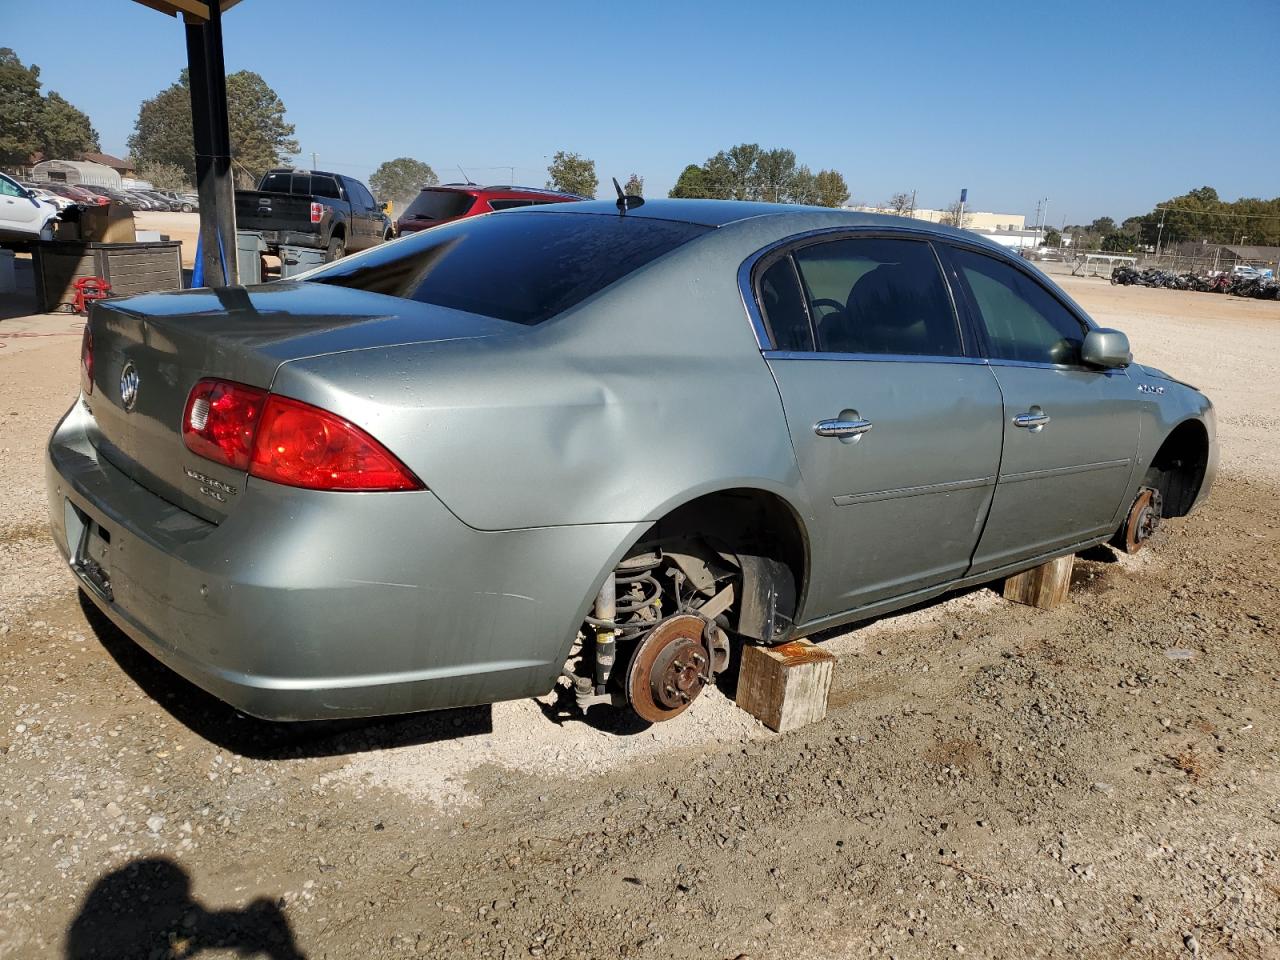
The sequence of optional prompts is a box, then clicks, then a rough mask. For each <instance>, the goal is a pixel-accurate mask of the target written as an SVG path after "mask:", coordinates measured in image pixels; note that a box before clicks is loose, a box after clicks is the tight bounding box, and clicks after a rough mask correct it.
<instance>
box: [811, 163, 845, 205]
mask: <svg viewBox="0 0 1280 960" xmlns="http://www.w3.org/2000/svg"><path fill="white" fill-rule="evenodd" d="M814 186H815V187H816V188H817V194H818V198H817V200H816V201H815V202H816V203H817V204H818V206H820V207H839V206H843V205H844V203H845V201H847V200H848V199H849V185H848V184H847V183H845V182H844V177H843V176H841V174H840V173H839V172H838V171H836V170H819V171H818V172H817V174H816V175H815V176H814Z"/></svg>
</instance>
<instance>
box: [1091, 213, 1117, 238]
mask: <svg viewBox="0 0 1280 960" xmlns="http://www.w3.org/2000/svg"><path fill="white" fill-rule="evenodd" d="M1088 230H1089V232H1090V233H1100V234H1102V235H1103V236H1104V237H1105V236H1106V235H1107V234H1108V233H1115V232H1116V222H1115V221H1114V220H1112V219H1111V218H1110V217H1098V219H1096V220H1094V221H1093V223H1091V224H1089V227H1088Z"/></svg>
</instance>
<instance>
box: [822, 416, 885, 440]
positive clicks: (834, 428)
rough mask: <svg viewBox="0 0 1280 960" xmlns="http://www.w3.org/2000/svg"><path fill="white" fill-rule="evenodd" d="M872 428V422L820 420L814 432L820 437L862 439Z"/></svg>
mask: <svg viewBox="0 0 1280 960" xmlns="http://www.w3.org/2000/svg"><path fill="white" fill-rule="evenodd" d="M872 426H873V424H872V423H871V421H870V420H819V421H818V422H817V423H815V424H814V425H813V432H814V433H816V434H817V435H818V436H820V437H860V436H862V435H863V434H864V433H866V432H867V431H868V430H870V429H871V427H872Z"/></svg>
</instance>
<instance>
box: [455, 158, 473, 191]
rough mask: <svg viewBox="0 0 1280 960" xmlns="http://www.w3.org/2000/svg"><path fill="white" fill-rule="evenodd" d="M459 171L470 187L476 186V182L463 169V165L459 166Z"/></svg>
mask: <svg viewBox="0 0 1280 960" xmlns="http://www.w3.org/2000/svg"><path fill="white" fill-rule="evenodd" d="M458 170H459V172H461V174H462V179H463V180H465V181H467V186H468V187H474V186H475V185H476V182H475V181H474V180H472V179H471V178H470V177H469V176H467V171H465V170H463V169H462V164H458Z"/></svg>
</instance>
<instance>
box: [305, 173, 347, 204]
mask: <svg viewBox="0 0 1280 960" xmlns="http://www.w3.org/2000/svg"><path fill="white" fill-rule="evenodd" d="M310 179H311V189H310V190H309V191H308V193H310V194H311V196H313V197H325V198H326V199H329V200H337V199H338V196H339V194H338V181H336V180H334V179H333V177H311V178H310ZM295 192H297V190H296V188H295Z"/></svg>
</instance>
